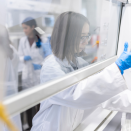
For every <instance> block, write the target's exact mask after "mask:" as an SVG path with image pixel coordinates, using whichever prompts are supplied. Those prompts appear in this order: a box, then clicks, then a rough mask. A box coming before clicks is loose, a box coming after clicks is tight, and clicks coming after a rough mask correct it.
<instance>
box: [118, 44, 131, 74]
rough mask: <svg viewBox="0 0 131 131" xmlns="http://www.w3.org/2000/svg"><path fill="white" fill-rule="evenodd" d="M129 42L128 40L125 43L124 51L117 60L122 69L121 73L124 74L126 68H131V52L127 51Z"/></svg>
mask: <svg viewBox="0 0 131 131" xmlns="http://www.w3.org/2000/svg"><path fill="white" fill-rule="evenodd" d="M127 50H128V43H127V42H126V43H125V45H124V51H123V53H122V54H121V56H120V57H119V58H118V59H117V60H116V64H117V66H118V67H119V69H120V70H121V74H122V75H123V73H124V70H126V69H129V68H131V52H127Z"/></svg>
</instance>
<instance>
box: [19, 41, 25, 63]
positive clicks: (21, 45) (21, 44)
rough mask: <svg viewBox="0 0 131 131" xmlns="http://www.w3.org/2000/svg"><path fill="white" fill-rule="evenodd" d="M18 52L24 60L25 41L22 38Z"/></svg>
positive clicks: (21, 59) (22, 60)
mask: <svg viewBox="0 0 131 131" xmlns="http://www.w3.org/2000/svg"><path fill="white" fill-rule="evenodd" d="M18 54H19V58H20V61H21V62H24V53H23V42H22V39H21V40H20V43H19V47H18Z"/></svg>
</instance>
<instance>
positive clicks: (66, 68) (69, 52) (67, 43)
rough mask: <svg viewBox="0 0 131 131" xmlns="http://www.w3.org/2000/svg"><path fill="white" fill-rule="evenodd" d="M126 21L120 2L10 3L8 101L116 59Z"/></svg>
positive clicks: (6, 13)
mask: <svg viewBox="0 0 131 131" xmlns="http://www.w3.org/2000/svg"><path fill="white" fill-rule="evenodd" d="M120 16H121V3H120V2H119V1H117V0H99V1H98V0H19V1H18V0H7V1H5V2H4V3H3V7H2V8H1V17H2V21H1V23H0V24H2V25H0V43H1V47H0V49H1V50H2V51H1V56H2V68H1V71H2V73H1V74H3V75H2V76H3V77H1V81H2V82H1V83H2V84H1V85H4V90H5V92H4V94H5V95H4V96H5V97H8V96H11V95H14V94H17V93H19V92H21V91H26V90H27V89H30V88H32V87H34V88H39V87H38V85H40V84H45V83H47V82H50V81H52V80H55V79H57V78H61V77H63V76H65V75H66V74H68V73H73V72H75V71H77V70H79V69H82V68H85V67H88V66H89V65H91V64H94V63H96V62H99V61H103V60H106V59H108V58H111V57H113V56H115V55H116V51H117V42H118V33H119V23H120ZM3 18H4V19H3ZM36 110H37V111H38V110H39V105H37V106H36V107H33V108H32V109H29V110H28V111H27V112H26V113H27V114H28V115H30V112H33V116H34V114H35V113H36ZM22 117H25V114H23V116H22ZM26 117H27V116H26ZM28 117H30V116H28ZM31 119H32V115H31ZM31 121H32V120H31ZM27 123H28V122H27ZM28 124H29V123H28ZM25 126H26V125H25ZM30 126H31V125H30V124H29V127H30Z"/></svg>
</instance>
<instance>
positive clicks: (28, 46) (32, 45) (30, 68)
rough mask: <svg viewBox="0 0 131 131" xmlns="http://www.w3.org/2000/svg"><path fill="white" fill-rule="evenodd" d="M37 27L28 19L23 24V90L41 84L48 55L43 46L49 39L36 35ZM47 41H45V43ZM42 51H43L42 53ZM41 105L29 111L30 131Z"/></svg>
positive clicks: (20, 46)
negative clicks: (41, 75)
mask: <svg viewBox="0 0 131 131" xmlns="http://www.w3.org/2000/svg"><path fill="white" fill-rule="evenodd" d="M36 27H37V24H36V21H35V20H34V19H33V18H31V17H28V18H26V19H25V20H24V21H23V22H22V28H23V31H24V33H25V35H26V36H25V37H23V38H21V39H20V43H19V48H18V52H19V58H20V61H21V64H20V70H21V71H22V90H24V89H28V88H31V87H33V86H35V85H38V84H39V83H40V80H39V77H40V69H41V67H42V66H41V65H42V62H43V60H44V58H45V57H46V56H47V55H48V54H45V53H44V50H43V49H42V47H43V44H45V45H46V44H48V43H49V42H48V39H46V38H45V39H42V40H41V38H40V37H39V36H38V35H36V34H35V30H34V28H36ZM44 40H45V41H44ZM41 51H43V52H42V53H41ZM50 53H51V52H50ZM38 108H39V105H38V106H35V107H33V108H31V109H29V110H27V113H26V114H27V119H28V125H29V129H30V128H31V127H32V118H33V116H34V115H35V113H36V112H37V111H38Z"/></svg>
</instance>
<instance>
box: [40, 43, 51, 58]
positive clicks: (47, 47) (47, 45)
mask: <svg viewBox="0 0 131 131" xmlns="http://www.w3.org/2000/svg"><path fill="white" fill-rule="evenodd" d="M42 49H43V53H44V54H43V55H44V58H46V57H47V56H49V55H50V54H52V50H51V45H50V43H49V40H48V41H47V42H46V43H42Z"/></svg>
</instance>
